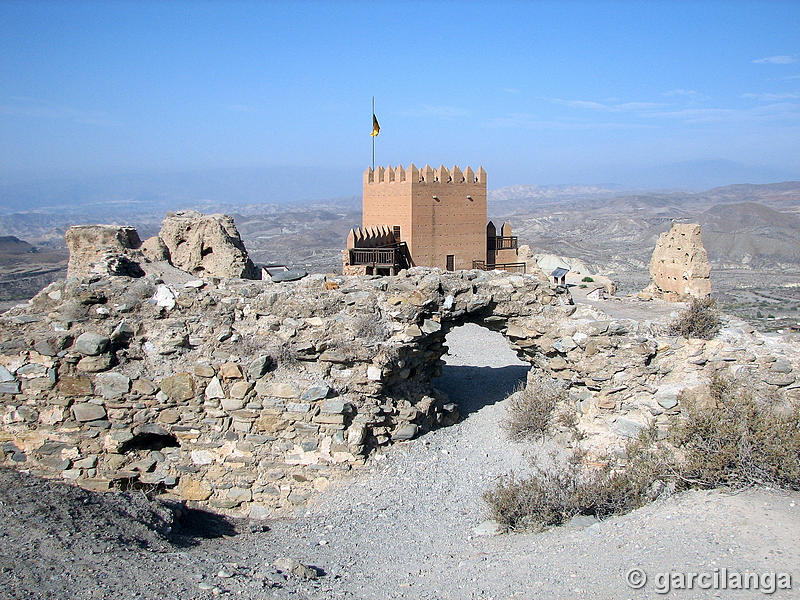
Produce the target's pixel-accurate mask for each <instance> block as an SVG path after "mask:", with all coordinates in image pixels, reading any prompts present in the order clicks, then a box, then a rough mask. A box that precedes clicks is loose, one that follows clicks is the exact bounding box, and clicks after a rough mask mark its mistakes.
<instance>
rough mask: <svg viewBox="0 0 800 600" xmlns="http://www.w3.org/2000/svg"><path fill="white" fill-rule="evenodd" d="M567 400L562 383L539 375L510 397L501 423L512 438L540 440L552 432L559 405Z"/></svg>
mask: <svg viewBox="0 0 800 600" xmlns="http://www.w3.org/2000/svg"><path fill="white" fill-rule="evenodd" d="M566 399H567V391H566V389H565V388H564V386H563V385H561V384H560V383H559V382H557V381H555V380H553V379H547V378H544V377H537V378H535V379H532V380H531V381H530V382H528V384H527V385H525V384H522V385H521V386H520V387H519V388H518V389H517V390H515V391H514V393H513V394H512V395H511V396H510V397H509V399H508V406H507V407H506V419H505V421H503V422H502V423H501V424H502V426H503V427H504V429H505V430H506V431H507V432H508V437H510V438H511V439H512V440H517V441H519V440H535V439H541V438H542V437H544V436H545V435H546V434H547V433H548V432H549V431H550V428H551V425H552V421H553V411H555V409H556V406H558V404H559V403H560V402H562V401H565V400H566Z"/></svg>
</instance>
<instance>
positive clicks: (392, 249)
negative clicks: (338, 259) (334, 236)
mask: <svg viewBox="0 0 800 600" xmlns="http://www.w3.org/2000/svg"><path fill="white" fill-rule="evenodd" d="M409 263H410V261H409V255H408V246H407V245H406V243H405V242H399V243H397V244H392V245H391V246H382V247H379V248H350V264H351V265H354V266H356V265H361V266H367V267H373V268H390V269H393V270H394V271H395V272H397V271H399V270H400V269H406V268H408V267H409V266H410V264H409Z"/></svg>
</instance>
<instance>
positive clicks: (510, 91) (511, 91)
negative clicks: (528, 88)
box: [503, 87, 519, 94]
mask: <svg viewBox="0 0 800 600" xmlns="http://www.w3.org/2000/svg"><path fill="white" fill-rule="evenodd" d="M503 91H504V92H505V93H506V94H519V90H518V89H517V88H510V87H507V88H503Z"/></svg>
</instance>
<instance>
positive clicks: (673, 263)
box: [640, 223, 711, 302]
mask: <svg viewBox="0 0 800 600" xmlns="http://www.w3.org/2000/svg"><path fill="white" fill-rule="evenodd" d="M710 275H711V265H710V264H709V262H708V254H707V253H706V249H705V248H704V247H703V240H702V237H701V229H700V225H698V224H697V223H673V224H672V227H671V228H670V230H669V231H667V232H665V233H662V234H661V236H659V238H658V242H657V243H656V247H655V250H653V257H652V258H651V259H650V278H651V282H650V285H648V286H647V287H646V288H645V289H644V290H643V291H642V293H641V294H640V296H641V297H644V298H660V299H662V300H667V301H670V302H682V301H685V300H688V299H689V298H707V297H708V296H709V295H711V277H710Z"/></svg>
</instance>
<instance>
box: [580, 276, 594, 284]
mask: <svg viewBox="0 0 800 600" xmlns="http://www.w3.org/2000/svg"><path fill="white" fill-rule="evenodd" d="M581 281H585V282H587V283H591V282H593V281H594V279H593V278H591V277H589V276H588V275H587V276H586V277H584V278H583V279H581Z"/></svg>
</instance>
